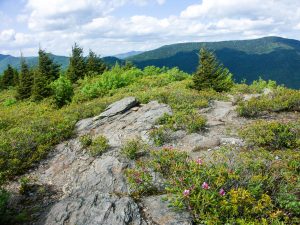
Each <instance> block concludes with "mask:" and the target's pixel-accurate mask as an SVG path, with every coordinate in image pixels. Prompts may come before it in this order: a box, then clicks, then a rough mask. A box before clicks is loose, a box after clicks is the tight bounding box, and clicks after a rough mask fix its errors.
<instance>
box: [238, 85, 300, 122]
mask: <svg viewBox="0 0 300 225" xmlns="http://www.w3.org/2000/svg"><path fill="white" fill-rule="evenodd" d="M237 111H238V113H239V115H240V116H245V117H256V116H260V115H264V114H266V113H268V112H282V111H300V92H299V91H297V90H291V89H286V88H283V87H279V88H277V89H275V90H273V93H271V94H269V95H262V96H260V97H258V98H251V99H250V100H248V101H242V102H239V104H238V108H237Z"/></svg>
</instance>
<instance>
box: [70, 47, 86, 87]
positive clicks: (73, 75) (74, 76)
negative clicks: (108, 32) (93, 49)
mask: <svg viewBox="0 0 300 225" xmlns="http://www.w3.org/2000/svg"><path fill="white" fill-rule="evenodd" d="M85 73H86V65H85V60H84V57H83V49H82V48H80V47H79V46H78V45H77V44H76V43H75V45H74V46H73V47H72V55H71V57H70V63H69V67H68V70H67V77H68V79H69V80H70V81H71V82H76V81H77V80H79V79H80V78H83V77H84V75H85Z"/></svg>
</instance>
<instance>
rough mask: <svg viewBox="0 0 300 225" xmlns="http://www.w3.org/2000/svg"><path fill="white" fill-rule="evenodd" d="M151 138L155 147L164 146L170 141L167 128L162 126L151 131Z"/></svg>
mask: <svg viewBox="0 0 300 225" xmlns="http://www.w3.org/2000/svg"><path fill="white" fill-rule="evenodd" d="M149 136H150V139H151V140H152V141H153V143H154V145H156V146H162V145H163V144H164V143H166V142H167V141H168V140H169V131H168V128H167V127H165V126H161V127H159V128H155V129H153V130H151V131H150V133H149Z"/></svg>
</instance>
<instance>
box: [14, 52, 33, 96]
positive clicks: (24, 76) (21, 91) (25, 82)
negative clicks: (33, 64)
mask: <svg viewBox="0 0 300 225" xmlns="http://www.w3.org/2000/svg"><path fill="white" fill-rule="evenodd" d="M32 84H33V76H32V73H31V71H29V68H28V65H27V64H26V62H25V59H24V58H23V57H22V56H21V71H20V76H19V85H18V87H17V96H16V97H17V98H18V99H26V98H29V97H30V96H31V88H32Z"/></svg>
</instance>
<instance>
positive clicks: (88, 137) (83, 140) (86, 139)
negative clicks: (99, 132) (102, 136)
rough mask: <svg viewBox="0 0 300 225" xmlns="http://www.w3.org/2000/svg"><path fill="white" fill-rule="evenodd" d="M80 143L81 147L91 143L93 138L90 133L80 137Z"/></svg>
mask: <svg viewBox="0 0 300 225" xmlns="http://www.w3.org/2000/svg"><path fill="white" fill-rule="evenodd" d="M80 143H81V145H82V147H83V148H87V147H89V146H90V145H91V144H92V143H93V139H92V137H91V135H89V134H86V135H83V136H81V137H80Z"/></svg>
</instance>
